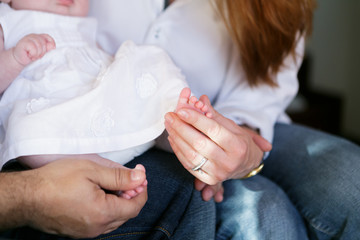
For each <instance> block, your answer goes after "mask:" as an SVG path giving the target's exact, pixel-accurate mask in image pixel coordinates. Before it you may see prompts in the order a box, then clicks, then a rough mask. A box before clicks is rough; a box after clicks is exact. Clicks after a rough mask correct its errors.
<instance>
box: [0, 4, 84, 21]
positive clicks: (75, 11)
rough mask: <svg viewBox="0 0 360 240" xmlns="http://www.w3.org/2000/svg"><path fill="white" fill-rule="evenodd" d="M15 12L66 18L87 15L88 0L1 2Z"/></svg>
mask: <svg viewBox="0 0 360 240" xmlns="http://www.w3.org/2000/svg"><path fill="white" fill-rule="evenodd" d="M1 2H4V3H9V4H10V5H11V7H12V8H13V9H16V10H36V11H43V12H50V13H56V14H61V15H68V16H77V17H84V16H86V15H87V14H88V10H89V0H1Z"/></svg>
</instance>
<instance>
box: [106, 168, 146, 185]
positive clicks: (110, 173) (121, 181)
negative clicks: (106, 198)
mask: <svg viewBox="0 0 360 240" xmlns="http://www.w3.org/2000/svg"><path fill="white" fill-rule="evenodd" d="M99 174H100V178H99V185H100V187H101V188H103V189H106V190H110V191H126V190H131V189H134V188H136V187H138V186H140V185H141V184H142V183H143V182H144V181H145V180H146V174H145V168H144V166H142V165H140V164H138V165H137V166H136V167H135V168H134V169H129V168H107V167H103V170H102V171H101V172H99Z"/></svg>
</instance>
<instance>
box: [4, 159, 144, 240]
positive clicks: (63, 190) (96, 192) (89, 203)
mask: <svg viewBox="0 0 360 240" xmlns="http://www.w3.org/2000/svg"><path fill="white" fill-rule="evenodd" d="M145 179H146V176H145V172H144V171H141V170H137V169H127V168H124V167H122V168H108V167H104V166H101V165H99V164H97V163H94V162H91V161H88V160H74V159H67V160H58V161H55V162H52V163H49V164H47V165H45V166H44V167H41V168H38V169H34V170H28V171H22V172H11V173H0V230H5V229H9V228H15V227H19V226H24V225H28V226H31V227H34V228H37V229H39V230H42V231H44V232H48V233H52V234H59V235H65V236H70V237H75V238H84V237H95V236H98V235H100V234H102V233H108V232H110V231H113V230H115V229H116V228H117V227H119V226H120V225H122V224H123V223H125V222H126V221H127V220H129V219H130V218H133V217H135V216H137V215H138V213H139V212H140V210H141V209H142V207H143V206H144V204H145V202H146V200H147V191H146V187H144V191H143V192H142V193H140V194H139V195H137V196H136V197H134V198H132V199H130V200H128V199H124V198H122V197H119V196H116V195H114V194H109V193H107V192H106V191H105V190H104V189H107V190H110V191H120V190H122V191H126V190H130V189H134V188H136V187H138V186H140V185H141V184H142V183H143V182H144V181H145Z"/></svg>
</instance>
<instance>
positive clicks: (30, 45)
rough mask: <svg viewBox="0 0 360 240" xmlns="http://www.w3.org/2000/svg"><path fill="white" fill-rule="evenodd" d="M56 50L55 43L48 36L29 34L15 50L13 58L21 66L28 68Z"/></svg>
mask: <svg viewBox="0 0 360 240" xmlns="http://www.w3.org/2000/svg"><path fill="white" fill-rule="evenodd" d="M54 48H55V41H54V39H53V38H52V37H50V36H49V35H48V34H29V35H26V36H25V37H23V38H22V39H21V40H20V41H19V42H18V43H17V44H16V46H15V47H14V48H13V56H14V58H15V60H16V61H17V62H18V63H19V64H21V65H23V66H26V65H28V64H30V63H32V62H33V61H35V60H37V59H39V58H42V57H43V56H44V55H45V53H47V52H48V51H50V50H52V49H54Z"/></svg>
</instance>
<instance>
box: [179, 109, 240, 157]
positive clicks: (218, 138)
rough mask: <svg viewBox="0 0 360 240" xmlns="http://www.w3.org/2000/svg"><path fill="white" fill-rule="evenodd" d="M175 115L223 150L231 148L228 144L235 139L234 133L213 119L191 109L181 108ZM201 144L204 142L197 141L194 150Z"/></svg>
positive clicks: (200, 146)
mask: <svg viewBox="0 0 360 240" xmlns="http://www.w3.org/2000/svg"><path fill="white" fill-rule="evenodd" d="M177 115H178V116H179V118H180V119H181V120H183V121H184V122H186V123H188V124H190V125H191V126H193V127H194V128H196V129H197V130H198V131H200V132H202V133H203V134H204V135H205V136H207V137H208V138H209V139H211V140H212V142H214V143H216V144H217V145H218V146H219V147H220V148H222V149H223V150H224V151H228V150H231V149H232V148H231V147H229V146H231V145H232V144H231V143H233V141H234V140H235V138H234V134H233V133H232V132H231V131H229V130H228V129H226V128H225V127H223V126H222V125H220V124H219V123H218V122H217V121H215V120H214V119H210V118H208V117H206V116H204V115H203V114H200V113H198V112H196V111H193V110H191V109H181V110H179V111H178V113H177ZM201 144H204V142H200V143H198V147H197V148H196V150H198V149H199V148H202V147H203V146H202V145H201ZM195 146H196V145H195Z"/></svg>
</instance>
